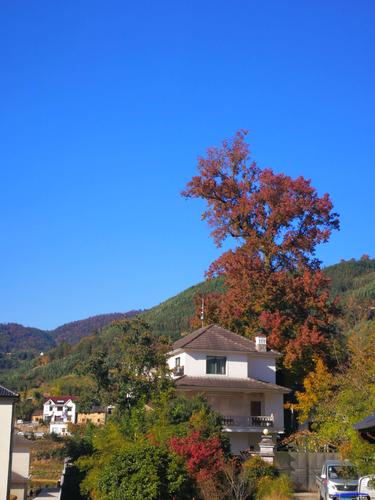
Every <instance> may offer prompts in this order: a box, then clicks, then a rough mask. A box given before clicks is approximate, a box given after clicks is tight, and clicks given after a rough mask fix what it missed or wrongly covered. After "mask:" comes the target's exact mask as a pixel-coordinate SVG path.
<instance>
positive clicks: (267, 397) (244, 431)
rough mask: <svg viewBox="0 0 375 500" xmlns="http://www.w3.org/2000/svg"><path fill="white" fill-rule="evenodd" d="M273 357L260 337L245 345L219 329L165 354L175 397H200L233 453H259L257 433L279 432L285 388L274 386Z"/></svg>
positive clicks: (185, 341) (205, 329) (211, 328)
mask: <svg viewBox="0 0 375 500" xmlns="http://www.w3.org/2000/svg"><path fill="white" fill-rule="evenodd" d="M279 356H281V355H280V354H279V353H278V352H276V351H273V350H270V349H268V348H267V339H266V337H265V336H263V335H259V336H257V337H256V338H255V341H252V340H249V339H247V338H245V337H242V336H241V335H237V334H235V333H233V332H230V331H229V330H226V329H224V328H222V327H220V326H218V325H210V326H206V327H203V328H200V329H199V330H196V331H195V332H192V333H190V334H188V335H186V336H184V337H182V338H180V339H179V340H177V341H176V342H175V343H174V344H173V350H172V351H171V352H170V353H169V354H168V365H169V368H170V369H171V370H172V372H173V374H174V379H175V385H176V389H177V391H178V392H180V393H183V394H186V395H191V396H194V395H197V394H204V396H205V397H206V398H207V401H208V403H209V404H210V406H211V407H212V408H213V409H214V410H216V411H217V412H218V413H220V414H221V415H222V423H223V431H224V432H227V433H228V434H229V437H230V442H231V449H232V452H233V453H234V454H239V453H240V452H241V451H244V450H254V451H256V450H258V444H259V442H260V439H261V436H262V432H263V430H264V429H265V428H267V429H268V430H269V432H270V434H271V435H272V434H273V435H275V434H280V433H283V431H284V407H283V403H284V394H286V393H288V392H290V390H289V389H287V388H286V387H282V386H280V385H277V384H276V359H277V358H278V357H279Z"/></svg>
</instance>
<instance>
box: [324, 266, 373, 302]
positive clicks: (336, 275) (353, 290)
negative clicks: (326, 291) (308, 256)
mask: <svg viewBox="0 0 375 500" xmlns="http://www.w3.org/2000/svg"><path fill="white" fill-rule="evenodd" d="M325 273H326V274H327V276H329V278H330V279H331V288H332V295H333V296H336V295H339V296H340V297H341V298H342V299H344V300H347V299H349V298H355V299H358V300H360V301H362V300H363V301H367V300H371V299H375V259H369V258H367V257H366V256H364V257H362V259H361V260H355V259H352V260H348V261H342V262H340V263H339V264H336V265H334V266H330V267H327V268H326V269H325Z"/></svg>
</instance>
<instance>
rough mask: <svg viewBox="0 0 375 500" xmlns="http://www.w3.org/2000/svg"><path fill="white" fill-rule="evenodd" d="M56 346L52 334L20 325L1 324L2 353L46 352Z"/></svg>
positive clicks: (0, 350) (0, 348) (0, 342)
mask: <svg viewBox="0 0 375 500" xmlns="http://www.w3.org/2000/svg"><path fill="white" fill-rule="evenodd" d="M54 346H55V340H54V338H53V336H52V335H51V333H50V332H46V331H43V330H39V329H38V328H31V327H28V326H23V325H19V324H18V323H2V324H0V352H3V353H9V352H15V351H20V350H22V351H26V350H30V349H31V350H33V351H38V352H40V351H44V350H47V349H51V347H54Z"/></svg>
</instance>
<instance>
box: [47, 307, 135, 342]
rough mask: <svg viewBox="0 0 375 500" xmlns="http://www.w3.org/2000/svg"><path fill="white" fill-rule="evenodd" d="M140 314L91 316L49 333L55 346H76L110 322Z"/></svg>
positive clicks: (130, 312)
mask: <svg viewBox="0 0 375 500" xmlns="http://www.w3.org/2000/svg"><path fill="white" fill-rule="evenodd" d="M140 312H141V311H129V312H127V313H109V314H99V315H97V316H91V317H90V318H86V319H81V320H78V321H72V322H71V323H65V325H62V326H59V327H58V328H55V330H52V331H51V332H50V333H51V335H52V337H53V339H54V340H55V342H56V344H59V343H61V342H63V341H65V342H67V343H68V344H76V343H77V342H79V341H80V340H81V339H82V338H83V337H86V336H87V335H91V334H92V333H93V332H95V331H96V330H101V329H102V328H104V327H105V326H106V325H109V324H110V323H112V321H115V320H119V319H124V318H127V317H131V316H135V315H136V314H139V313H140Z"/></svg>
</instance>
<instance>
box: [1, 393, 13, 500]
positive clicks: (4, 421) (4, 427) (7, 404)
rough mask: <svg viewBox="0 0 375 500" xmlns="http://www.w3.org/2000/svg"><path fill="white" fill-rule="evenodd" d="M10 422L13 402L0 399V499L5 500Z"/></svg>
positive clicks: (10, 431) (9, 451) (8, 463)
mask: <svg viewBox="0 0 375 500" xmlns="http://www.w3.org/2000/svg"><path fill="white" fill-rule="evenodd" d="M12 421H13V402H12V401H11V400H7V399H4V398H0V430H1V432H0V499H6V498H7V496H8V491H9V481H10V467H11V439H12Z"/></svg>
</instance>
